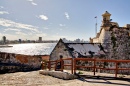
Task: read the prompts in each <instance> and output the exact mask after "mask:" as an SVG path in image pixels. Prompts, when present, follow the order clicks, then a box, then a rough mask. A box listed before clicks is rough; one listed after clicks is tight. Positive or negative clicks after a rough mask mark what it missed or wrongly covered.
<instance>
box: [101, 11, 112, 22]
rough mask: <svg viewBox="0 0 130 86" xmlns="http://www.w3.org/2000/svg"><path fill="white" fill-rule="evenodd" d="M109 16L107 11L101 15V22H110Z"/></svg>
mask: <svg viewBox="0 0 130 86" xmlns="http://www.w3.org/2000/svg"><path fill="white" fill-rule="evenodd" d="M110 16H111V14H110V13H109V12H107V11H106V12H105V13H104V14H102V17H103V20H110Z"/></svg>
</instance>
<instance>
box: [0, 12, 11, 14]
mask: <svg viewBox="0 0 130 86" xmlns="http://www.w3.org/2000/svg"><path fill="white" fill-rule="evenodd" d="M0 14H9V12H7V11H0Z"/></svg>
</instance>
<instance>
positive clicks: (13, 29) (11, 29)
mask: <svg viewBox="0 0 130 86" xmlns="http://www.w3.org/2000/svg"><path fill="white" fill-rule="evenodd" d="M6 31H21V30H20V29H17V28H6V29H4V32H6Z"/></svg>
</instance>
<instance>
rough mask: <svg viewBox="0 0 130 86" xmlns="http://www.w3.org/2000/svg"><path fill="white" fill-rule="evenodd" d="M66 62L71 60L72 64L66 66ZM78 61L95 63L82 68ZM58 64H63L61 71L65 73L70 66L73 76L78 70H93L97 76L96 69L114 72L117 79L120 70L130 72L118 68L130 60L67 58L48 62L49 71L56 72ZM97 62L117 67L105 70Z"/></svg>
mask: <svg viewBox="0 0 130 86" xmlns="http://www.w3.org/2000/svg"><path fill="white" fill-rule="evenodd" d="M65 60H69V61H70V64H64V61H65ZM77 61H91V62H93V65H90V66H80V65H77V64H76V63H77ZM58 62H61V69H59V71H63V70H64V67H65V66H70V67H71V73H72V74H74V73H76V70H77V68H92V69H93V75H95V73H96V69H101V70H114V71H115V77H117V74H118V71H119V70H130V68H119V66H118V63H130V60H104V59H91V58H65V59H60V60H56V61H48V62H47V66H48V69H49V70H51V69H52V68H53V69H54V70H56V67H57V63H58ZM97 62H108V63H110V62H112V63H115V66H114V68H104V67H100V66H97V65H96V63H97ZM52 65H53V66H52Z"/></svg>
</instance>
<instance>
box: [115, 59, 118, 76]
mask: <svg viewBox="0 0 130 86" xmlns="http://www.w3.org/2000/svg"><path fill="white" fill-rule="evenodd" d="M117 73H118V62H117V61H116V70H115V77H117Z"/></svg>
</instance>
